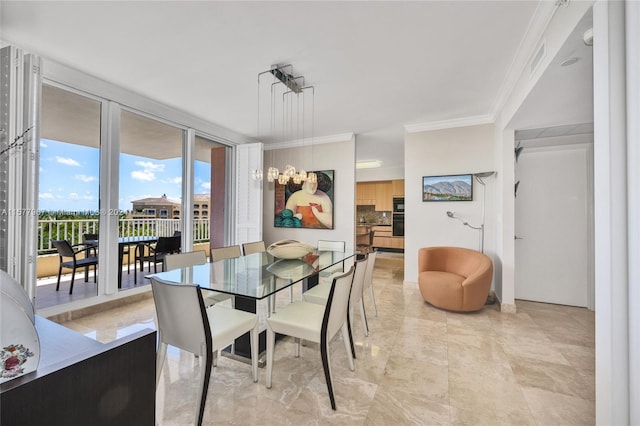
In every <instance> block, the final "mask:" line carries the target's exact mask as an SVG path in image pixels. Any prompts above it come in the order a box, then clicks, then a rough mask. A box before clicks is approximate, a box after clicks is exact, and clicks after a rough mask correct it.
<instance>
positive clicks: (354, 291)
mask: <svg viewBox="0 0 640 426" xmlns="http://www.w3.org/2000/svg"><path fill="white" fill-rule="evenodd" d="M368 264H369V256H364V257H363V258H362V259H359V260H357V261H356V271H355V272H354V273H353V284H352V285H351V294H350V295H349V305H350V306H351V307H353V306H356V303H358V302H359V301H360V299H362V290H363V289H364V277H365V275H366V274H367V265H368Z"/></svg>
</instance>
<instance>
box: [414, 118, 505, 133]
mask: <svg viewBox="0 0 640 426" xmlns="http://www.w3.org/2000/svg"><path fill="white" fill-rule="evenodd" d="M493 122H494V117H493V115H476V116H473V117H464V118H454V119H451V120H441V121H432V122H430V123H419V124H406V125H405V126H404V130H405V131H406V132H407V133H418V132H429V131H432V130H441V129H452V128H455V127H466V126H477V125H480V124H491V123H493Z"/></svg>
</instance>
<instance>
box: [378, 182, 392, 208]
mask: <svg viewBox="0 0 640 426" xmlns="http://www.w3.org/2000/svg"><path fill="white" fill-rule="evenodd" d="M375 191H376V202H375V206H376V211H379V212H390V211H392V210H393V194H392V188H391V181H384V182H376V183H375Z"/></svg>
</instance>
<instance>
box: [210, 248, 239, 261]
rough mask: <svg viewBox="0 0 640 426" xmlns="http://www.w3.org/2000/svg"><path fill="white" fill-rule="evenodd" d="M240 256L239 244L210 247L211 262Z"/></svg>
mask: <svg viewBox="0 0 640 426" xmlns="http://www.w3.org/2000/svg"><path fill="white" fill-rule="evenodd" d="M240 256H242V252H241V251H240V246H238V245H236V246H226V247H215V248H211V262H212V263H213V262H217V261H218V260H225V259H233V258H235V257H240Z"/></svg>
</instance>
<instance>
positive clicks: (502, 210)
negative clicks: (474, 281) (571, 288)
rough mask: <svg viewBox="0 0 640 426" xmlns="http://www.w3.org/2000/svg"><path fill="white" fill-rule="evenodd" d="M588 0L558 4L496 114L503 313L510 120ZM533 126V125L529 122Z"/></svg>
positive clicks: (511, 281)
mask: <svg viewBox="0 0 640 426" xmlns="http://www.w3.org/2000/svg"><path fill="white" fill-rule="evenodd" d="M592 3H593V2H591V1H579V2H571V3H569V4H568V6H566V7H565V6H559V7H557V8H556V12H555V14H554V15H553V18H552V19H551V21H550V22H549V23H548V26H547V27H546V29H545V30H544V34H542V36H541V37H540V39H539V40H538V42H537V43H536V45H535V46H536V48H535V49H534V52H536V51H537V49H538V47H539V46H540V45H541V44H542V43H543V42H544V43H545V46H546V53H545V55H544V57H543V58H542V59H541V61H540V64H539V65H538V66H537V67H536V68H535V70H534V72H533V73H531V72H530V68H529V65H530V61H527V63H526V64H525V66H524V67H523V69H522V71H521V74H520V76H519V78H518V79H517V81H516V82H515V83H514V85H513V88H512V90H511V91H510V92H509V95H508V96H507V98H506V100H505V102H504V104H503V105H502V107H501V108H499V110H498V112H497V113H496V120H495V124H496V135H495V143H496V148H495V149H496V155H497V157H496V164H497V165H498V169H497V171H498V174H497V188H498V192H497V193H496V205H497V206H498V212H497V220H498V227H497V228H496V238H497V241H498V244H497V248H496V260H495V261H494V265H497V268H496V269H497V270H496V271H494V275H495V281H496V282H495V288H496V295H497V296H498V299H500V301H501V309H502V311H503V312H515V310H516V306H515V291H514V289H515V255H514V230H515V228H514V216H515V208H514V195H513V186H514V183H515V180H514V169H513V164H514V153H513V150H514V147H515V145H514V139H513V131H514V130H518V129H514V128H513V127H512V126H511V124H510V121H511V120H512V119H513V117H514V115H515V114H516V112H517V111H518V109H519V108H520V106H521V105H522V104H523V102H524V101H525V99H526V98H527V96H528V95H529V93H530V92H531V90H532V89H533V88H534V86H535V85H536V83H537V82H538V80H539V79H540V77H541V76H542V74H543V73H544V71H545V70H546V69H547V67H548V66H549V64H550V63H551V61H552V60H553V58H554V57H555V56H556V54H557V53H558V51H559V50H560V48H561V47H562V45H563V44H564V42H565V41H566V40H567V37H568V36H569V35H570V34H571V32H572V31H573V29H574V28H575V26H576V24H577V23H578V22H579V21H580V19H582V17H583V16H584V14H585V13H586V12H587V11H588V10H589V8H591V6H592ZM532 125H534V126H535V125H536V124H532ZM496 272H497V273H496Z"/></svg>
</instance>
